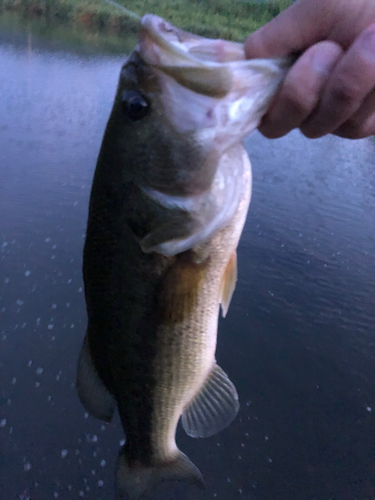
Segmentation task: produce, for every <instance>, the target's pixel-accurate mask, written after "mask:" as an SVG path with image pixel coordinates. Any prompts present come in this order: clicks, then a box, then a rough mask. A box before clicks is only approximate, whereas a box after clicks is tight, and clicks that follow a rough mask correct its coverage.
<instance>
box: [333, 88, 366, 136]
mask: <svg viewBox="0 0 375 500" xmlns="http://www.w3.org/2000/svg"><path fill="white" fill-rule="evenodd" d="M334 134H335V135H338V136H340V137H344V138H346V139H363V138H364V137H370V135H375V90H373V91H372V92H370V94H369V95H368V96H367V97H366V99H365V100H364V101H363V103H362V105H361V107H360V108H359V110H358V111H357V112H356V113H354V115H352V116H351V117H350V118H349V120H347V121H346V122H345V123H343V124H342V125H341V126H340V127H339V128H338V129H336V130H335V131H334Z"/></svg>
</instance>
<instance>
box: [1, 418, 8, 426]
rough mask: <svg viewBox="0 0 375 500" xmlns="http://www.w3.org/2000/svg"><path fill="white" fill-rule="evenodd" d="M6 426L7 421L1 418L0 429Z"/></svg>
mask: <svg viewBox="0 0 375 500" xmlns="http://www.w3.org/2000/svg"><path fill="white" fill-rule="evenodd" d="M6 424H7V419H6V418H3V419H1V420H0V427H5V426H6Z"/></svg>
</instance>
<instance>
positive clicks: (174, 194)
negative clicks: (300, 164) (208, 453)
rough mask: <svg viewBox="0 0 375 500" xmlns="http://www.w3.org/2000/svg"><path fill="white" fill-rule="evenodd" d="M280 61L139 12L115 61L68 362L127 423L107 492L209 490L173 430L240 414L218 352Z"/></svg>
mask: <svg viewBox="0 0 375 500" xmlns="http://www.w3.org/2000/svg"><path fill="white" fill-rule="evenodd" d="M290 64H291V63H290V60H289V59H287V58H285V59H269V60H246V59H245V54H244V47H243V45H242V44H240V43H235V42H230V41H225V40H211V39H207V38H204V37H200V36H197V35H194V34H191V33H188V32H186V31H182V30H180V29H178V28H176V27H175V26H173V25H171V24H170V23H168V22H166V21H165V20H163V19H162V18H160V17H158V16H156V15H152V14H147V15H145V16H144V17H143V18H142V20H141V27H140V33H139V38H138V41H137V45H136V46H135V48H134V50H133V51H132V53H131V54H130V55H129V57H128V58H127V59H126V61H125V63H124V65H123V66H122V68H121V72H120V79H119V84H118V88H117V92H116V96H115V99H114V104H113V108H112V111H111V114H110V117H109V119H108V123H107V127H106V130H105V133H104V136H103V141H102V145H101V149H100V152H99V155H98V160H97V166H96V170H95V174H94V179H93V183H92V190H91V196H90V202H89V215H88V222H87V231H86V239H85V245H84V260H83V277H84V285H85V299H86V308H87V317H88V325H87V332H86V335H85V338H84V341H83V346H82V349H81V352H80V355H79V360H78V369H77V390H78V395H79V398H80V401H81V402H82V404H83V406H84V407H85V409H86V410H87V411H88V412H89V413H90V414H91V415H93V416H94V417H96V418H98V419H100V420H102V421H104V422H110V421H111V420H112V418H113V415H114V413H115V411H118V413H119V416H120V419H121V424H122V427H123V430H124V433H125V436H126V441H125V444H124V445H123V447H122V448H121V449H120V452H119V455H118V462H117V469H116V474H115V476H116V499H117V500H120V499H123V498H126V499H129V500H139V499H141V498H143V497H144V495H149V494H150V493H151V492H152V491H153V490H154V489H155V487H157V485H158V484H159V483H160V482H162V481H166V480H182V481H186V483H187V484H192V485H196V486H197V487H204V479H203V476H202V474H201V472H200V471H199V469H198V468H197V467H196V466H195V465H194V464H193V463H192V462H191V461H190V460H189V458H188V457H187V456H186V455H185V454H184V453H183V452H182V451H181V450H180V449H179V448H178V446H177V444H176V438H175V435H176V428H177V425H178V423H179V421H180V420H181V423H182V427H183V429H184V430H185V431H186V433H187V434H188V435H189V436H191V437H194V438H203V437H208V436H212V435H214V434H216V433H217V432H220V431H221V430H222V429H224V428H225V427H227V426H228V425H229V424H230V423H231V422H232V421H233V420H234V418H235V417H236V415H237V413H238V410H239V400H238V394H237V391H236V388H235V386H234V384H233V383H232V382H231V380H230V379H229V377H228V375H227V374H226V373H225V371H224V370H223V369H222V368H221V367H220V366H219V365H218V364H217V363H216V360H215V351H216V343H217V328H218V319H219V312H220V307H221V311H222V315H223V316H224V317H225V316H226V314H227V312H228V308H229V304H230V302H231V298H232V295H233V292H234V289H235V285H236V280H237V257H236V250H237V246H238V243H239V239H240V236H241V233H242V230H243V226H244V223H245V219H246V216H247V212H248V207H249V203H250V197H251V185H252V176H251V166H250V160H249V157H248V154H247V152H246V150H245V149H244V146H243V144H242V140H243V139H244V137H245V136H247V135H248V134H249V133H250V132H252V131H253V130H254V129H255V128H256V127H257V126H258V124H259V122H260V120H261V118H262V117H263V115H264V114H265V112H266V111H267V109H268V107H269V105H270V102H271V100H272V98H273V97H274V95H275V94H276V92H277V89H278V87H279V85H280V83H281V82H282V81H283V79H284V78H285V75H286V72H287V71H288V68H289V67H290Z"/></svg>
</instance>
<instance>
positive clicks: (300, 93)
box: [259, 42, 343, 139]
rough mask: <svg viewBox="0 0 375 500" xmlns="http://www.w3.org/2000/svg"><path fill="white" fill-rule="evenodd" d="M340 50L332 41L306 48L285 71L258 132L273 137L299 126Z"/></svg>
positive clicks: (312, 104) (306, 115) (318, 95)
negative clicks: (282, 81)
mask: <svg viewBox="0 0 375 500" xmlns="http://www.w3.org/2000/svg"><path fill="white" fill-rule="evenodd" d="M342 53H343V51H342V49H341V47H340V46H339V45H337V44H336V43H334V42H319V43H317V44H315V45H313V46H312V47H311V48H310V49H308V50H307V51H306V52H305V53H304V54H303V55H302V56H301V57H300V58H299V59H298V61H297V62H296V63H295V64H294V66H293V67H292V68H291V69H290V71H289V73H288V74H287V76H286V78H285V81H284V83H283V86H282V87H281V89H280V91H279V93H278V95H277V96H276V98H275V100H274V101H273V103H272V104H271V107H270V109H269V111H268V112H267V114H266V116H265V117H264V118H263V120H262V123H261V124H260V126H259V130H260V132H261V133H262V134H263V135H265V136H266V137H268V138H269V139H276V138H278V137H281V136H283V135H285V134H287V133H288V132H290V131H291V130H292V129H294V128H297V127H299V126H300V125H301V123H302V122H303V121H304V120H306V119H307V117H308V116H309V115H310V113H311V112H312V110H313V109H314V108H315V106H316V105H317V103H318V101H319V97H320V94H321V92H322V89H323V88H324V86H325V84H326V82H327V80H328V78H329V74H330V72H331V71H332V69H333V67H334V65H335V64H336V63H337V61H338V60H339V58H340V57H341V55H342Z"/></svg>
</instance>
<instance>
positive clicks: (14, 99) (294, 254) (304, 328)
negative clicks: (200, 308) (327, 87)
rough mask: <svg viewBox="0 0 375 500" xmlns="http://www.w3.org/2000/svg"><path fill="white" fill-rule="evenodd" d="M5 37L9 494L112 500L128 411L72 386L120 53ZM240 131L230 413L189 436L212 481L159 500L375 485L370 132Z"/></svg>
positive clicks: (3, 215)
mask: <svg viewBox="0 0 375 500" xmlns="http://www.w3.org/2000/svg"><path fill="white" fill-rule="evenodd" d="M30 42H32V40H30V39H29V44H27V41H23V39H18V41H17V43H12V44H11V43H6V42H4V41H3V42H2V43H1V44H0V346H1V364H0V380H1V395H0V413H1V416H0V436H1V448H0V450H1V451H0V453H1V455H0V498H1V500H13V499H22V500H26V499H27V498H31V499H32V500H47V499H55V498H60V499H64V500H77V499H79V498H81V497H83V498H88V499H92V500H94V499H95V500H110V499H112V498H113V476H114V468H115V461H116V456H117V453H118V450H119V447H120V441H121V440H122V439H123V433H122V430H121V427H120V425H119V423H118V420H116V421H115V423H114V424H111V425H109V426H106V425H104V424H102V423H100V422H98V421H96V420H94V419H93V418H91V417H89V416H88V415H87V414H86V413H85V411H84V409H83V408H82V406H81V405H80V403H79V401H78V398H77V395H76V392H75V388H74V381H75V369H76V361H77V356H78V352H79V349H80V345H81V342H82V339H83V336H84V333H85V325H86V314H85V307H84V299H83V293H82V286H83V284H82V277H81V261H82V246H83V238H84V232H85V224H86V217H87V206H88V198H89V190H90V183H91V179H92V175H93V171H94V167H95V160H96V156H97V153H98V149H99V146H100V142H101V137H102V134H103V130H104V127H105V123H106V120H107V117H108V114H109V111H110V107H111V104H112V99H113V96H114V91H115V86H116V83H117V77H118V72H119V68H120V65H121V62H122V58H118V57H117V58H110V57H100V58H99V57H88V56H80V55H72V54H69V53H67V52H61V51H60V52H57V51H51V50H50V49H49V48H48V47H46V46H45V45H44V46H43V47H42V46H37V47H34V46H33V43H30ZM246 145H247V147H248V150H249V152H250V155H251V158H252V163H253V170H254V192H253V201H252V204H251V207H250V213H249V217H248V220H247V224H246V227H245V231H244V234H243V237H242V240H241V244H240V247H239V249H238V255H239V282H238V285H237V289H236V292H235V295H234V298H233V302H232V305H231V308H230V311H229V314H228V316H227V318H226V319H225V321H220V326H219V340H218V360H219V363H220V364H221V366H223V368H224V369H225V370H226V371H227V372H228V374H229V375H230V378H231V379H232V380H233V382H234V383H235V385H236V386H237V388H238V392H239V396H240V401H241V409H240V413H239V417H238V418H237V420H236V421H235V422H234V423H233V424H232V425H231V426H230V427H229V428H228V429H226V430H225V431H223V432H221V433H220V434H219V435H217V436H214V437H212V438H209V439H206V440H194V439H191V438H189V437H187V436H186V435H185V434H184V433H183V432H179V434H178V442H179V445H180V447H181V449H182V450H183V451H184V452H185V453H187V454H188V455H189V457H190V458H191V460H192V461H193V462H194V463H195V464H196V465H197V466H198V467H199V468H200V469H201V471H202V473H203V474H204V476H205V479H206V481H207V489H206V491H205V492H203V493H201V492H199V491H198V492H197V491H196V490H195V489H193V488H189V487H187V486H185V485H180V486H178V487H177V486H175V485H173V484H171V485H169V486H168V487H165V488H164V490H163V492H164V493H163V495H162V496H160V495H159V497H160V498H163V500H172V499H173V500H192V499H194V500H207V499H214V498H215V499H217V500H236V499H238V500H241V499H246V500H250V499H251V500H253V499H254V500H294V499H295V500H313V499H316V500H328V499H337V500H354V499H358V500H367V499H368V500H372V499H373V498H374V497H375V461H374V458H375V456H374V453H375V421H374V415H375V401H374V398H375V387H374V386H375V331H374V328H375V265H374V255H375V232H374V220H375V219H374V217H375V142H373V141H371V140H362V141H355V142H350V141H345V140H341V139H338V138H335V137H327V138H324V139H321V140H318V141H308V140H306V139H304V138H303V137H302V136H301V135H300V134H299V133H297V132H296V133H292V134H290V135H289V136H288V137H286V138H284V139H282V140H277V141H268V140H266V139H264V138H262V137H261V136H260V135H259V134H254V135H253V136H252V137H251V138H250V139H249V140H248V141H246Z"/></svg>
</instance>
